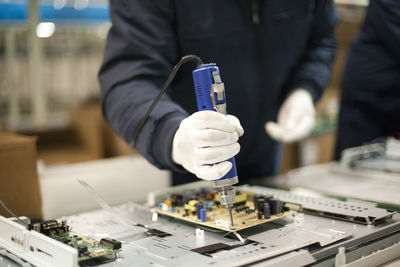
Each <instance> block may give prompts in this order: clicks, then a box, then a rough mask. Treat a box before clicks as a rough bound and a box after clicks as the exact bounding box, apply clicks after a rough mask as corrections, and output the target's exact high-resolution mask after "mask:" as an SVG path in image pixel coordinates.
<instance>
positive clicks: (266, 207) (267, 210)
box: [264, 203, 271, 220]
mask: <svg viewBox="0 0 400 267" xmlns="http://www.w3.org/2000/svg"><path fill="white" fill-rule="evenodd" d="M270 217H271V208H270V206H269V204H268V203H264V219H266V220H268V219H269V218H270Z"/></svg>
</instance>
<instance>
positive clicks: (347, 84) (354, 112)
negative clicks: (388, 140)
mask: <svg viewBox="0 0 400 267" xmlns="http://www.w3.org/2000/svg"><path fill="white" fill-rule="evenodd" d="M341 89H342V99H341V104H340V113H339V129H338V140H337V147H336V155H335V158H336V159H339V158H340V154H341V152H342V150H343V149H346V148H349V147H355V146H360V145H362V144H363V143H365V142H370V141H373V140H375V139H377V138H380V137H386V136H391V135H393V136H397V137H398V138H400V1H398V0H374V1H371V2H370V5H369V7H368V10H367V14H366V17H365V21H364V24H363V26H362V28H361V31H360V33H359V35H358V36H357V38H356V40H355V42H354V44H353V46H352V49H351V51H350V54H349V57H348V59H347V64H346V69H345V72H344V75H343V80H342V86H341Z"/></svg>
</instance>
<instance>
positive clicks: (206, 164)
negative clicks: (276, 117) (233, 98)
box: [172, 111, 244, 180]
mask: <svg viewBox="0 0 400 267" xmlns="http://www.w3.org/2000/svg"><path fill="white" fill-rule="evenodd" d="M243 133H244V131H243V128H242V126H241V125H240V122H239V120H238V119H237V118H236V117H235V116H232V115H228V116H225V115H223V114H220V113H218V112H214V111H199V112H196V113H193V114H192V115H191V116H189V117H187V118H186V119H184V120H183V121H182V122H181V124H180V125H179V128H178V130H177V131H176V133H175V136H174V140H173V142H172V159H173V161H174V162H175V163H177V164H180V165H182V166H183V167H184V168H185V169H186V170H188V171H189V172H191V173H194V174H195V175H196V176H197V177H198V178H201V179H204V180H215V179H219V178H221V177H223V176H224V175H225V174H226V173H228V171H229V170H230V169H231V168H232V163H230V162H229V161H226V160H228V159H230V158H232V157H233V156H235V155H236V154H237V153H239V151H240V145H239V143H238V142H237V141H238V139H239V136H242V135H243Z"/></svg>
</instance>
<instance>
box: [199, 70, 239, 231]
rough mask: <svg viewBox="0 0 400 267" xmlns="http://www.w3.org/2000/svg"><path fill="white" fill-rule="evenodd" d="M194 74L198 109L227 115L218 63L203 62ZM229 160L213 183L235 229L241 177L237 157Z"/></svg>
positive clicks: (232, 227)
mask: <svg viewBox="0 0 400 267" xmlns="http://www.w3.org/2000/svg"><path fill="white" fill-rule="evenodd" d="M192 75H193V81H194V88H195V91H196V100H197V107H198V110H199V111H202V110H212V111H216V112H219V113H222V114H224V115H226V114H227V113H226V97H225V87H224V83H223V82H222V81H221V76H220V74H219V68H218V67H217V66H216V64H201V65H199V66H197V68H196V69H195V70H194V71H193V72H192ZM229 161H230V162H231V163H232V168H231V169H230V170H229V172H228V173H227V174H226V175H225V176H223V177H221V178H220V179H218V180H213V181H211V185H212V186H213V187H215V188H217V189H218V194H219V197H220V201H221V203H222V204H224V205H225V206H226V207H227V208H228V211H229V217H230V220H231V229H234V228H235V227H234V223H233V217H232V207H233V203H234V202H235V199H236V191H235V188H233V187H232V185H234V184H236V183H238V182H239V179H238V176H237V173H236V163H235V158H231V159H229Z"/></svg>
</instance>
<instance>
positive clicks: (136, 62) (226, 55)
mask: <svg viewBox="0 0 400 267" xmlns="http://www.w3.org/2000/svg"><path fill="white" fill-rule="evenodd" d="M110 10H111V18H112V28H111V30H110V33H109V35H108V39H107V47H106V51H105V56H104V62H103V65H102V68H101V70H100V74H99V79H100V84H101V88H102V108H103V112H104V116H105V118H106V120H107V121H108V122H109V124H110V125H111V126H112V127H113V129H114V130H115V131H116V132H117V133H118V134H119V135H120V136H121V137H122V138H124V139H125V140H126V141H127V142H130V141H131V139H132V135H133V132H134V130H135V127H136V126H137V125H138V123H139V121H140V119H141V118H142V117H143V115H144V113H145V112H146V110H147V108H148V107H149V105H150V103H151V102H152V101H153V99H154V98H155V96H156V95H157V93H158V92H159V90H160V88H161V87H162V85H163V83H164V82H165V80H166V79H167V77H168V75H169V74H170V72H171V70H172V68H173V66H174V65H175V64H176V63H177V62H178V60H179V59H180V58H181V57H182V56H184V55H186V54H195V55H198V56H200V57H201V58H202V59H203V61H204V62H206V63H208V62H215V63H217V65H218V66H219V68H220V72H221V77H222V80H223V82H224V83H225V89H226V95H227V108H228V113H230V114H232V115H235V116H236V117H238V118H239V119H240V121H241V123H242V125H243V127H244V130H245V134H244V136H243V137H242V138H240V141H239V143H240V145H241V152H240V153H239V154H238V156H237V157H236V162H237V167H238V174H239V179H244V178H250V177H258V176H267V175H271V173H272V169H273V161H274V154H275V145H274V142H273V141H272V140H271V139H270V138H269V137H268V136H267V134H266V133H265V130H264V124H265V122H267V121H269V120H276V116H277V112H278V110H279V107H280V105H281V104H282V102H283V100H284V99H285V97H286V96H287V95H288V93H289V92H290V91H291V90H293V89H295V88H305V89H307V90H309V91H310V92H311V94H312V95H313V97H314V99H315V100H317V99H318V98H319V97H320V95H321V94H322V92H323V89H324V88H325V86H326V84H327V82H328V80H329V77H330V73H331V66H332V61H333V58H334V54H335V47H336V42H335V38H334V25H335V23H336V21H337V16H336V13H335V8H334V4H333V1H332V0H259V1H256V0H254V1H250V0H196V1H188V0H174V1H172V0H158V1H157V0H125V1H124V0H114V1H113V0H111V1H110ZM192 69H193V66H192V65H190V64H188V65H187V66H184V67H183V69H182V70H181V71H180V72H179V73H178V75H177V77H176V79H175V81H174V82H173V83H172V86H171V87H170V88H169V89H168V91H167V92H168V94H167V95H165V97H163V99H162V101H161V102H160V103H159V104H158V106H157V107H156V108H155V110H154V111H153V113H152V115H151V116H150V119H149V120H148V121H147V123H146V125H145V126H144V128H143V129H142V131H141V133H140V135H139V137H138V139H137V142H136V145H135V147H136V149H137V150H138V151H139V152H140V153H141V154H142V155H143V156H144V157H145V158H146V159H147V160H149V161H150V162H151V163H152V164H154V165H155V166H157V167H159V168H166V169H172V170H174V171H179V170H182V169H181V168H180V167H179V166H177V165H175V164H174V163H173V161H172V159H171V144H172V140H173V136H174V133H175V131H176V129H177V128H178V126H179V124H180V122H181V121H182V120H183V119H184V118H185V117H187V116H188V114H190V113H193V112H195V111H196V102H195V94H194V88H193V82H192V76H191V71H192Z"/></svg>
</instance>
